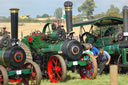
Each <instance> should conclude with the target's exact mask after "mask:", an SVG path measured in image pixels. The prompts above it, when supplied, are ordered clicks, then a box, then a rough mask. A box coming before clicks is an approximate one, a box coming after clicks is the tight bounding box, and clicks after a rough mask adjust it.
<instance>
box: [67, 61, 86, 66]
mask: <svg viewBox="0 0 128 85" xmlns="http://www.w3.org/2000/svg"><path fill="white" fill-rule="evenodd" d="M74 62H77V63H78V65H79V66H86V65H87V61H86V60H83V61H74ZM72 66H73V61H69V62H68V64H67V67H68V68H71V67H72Z"/></svg>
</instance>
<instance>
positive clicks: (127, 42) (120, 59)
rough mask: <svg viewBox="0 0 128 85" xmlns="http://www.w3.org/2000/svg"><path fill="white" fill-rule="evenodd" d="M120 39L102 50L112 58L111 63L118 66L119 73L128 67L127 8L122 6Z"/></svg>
mask: <svg viewBox="0 0 128 85" xmlns="http://www.w3.org/2000/svg"><path fill="white" fill-rule="evenodd" d="M120 37H122V39H121V40H119V41H117V42H114V43H110V44H108V45H105V46H104V49H105V50H106V51H108V52H109V53H110V54H111V56H112V60H111V63H112V64H118V65H119V67H120V68H119V71H124V68H123V67H128V7H127V6H124V8H123V33H122V34H121V36H120ZM120 37H119V38H120ZM110 42H111V41H110Z"/></svg>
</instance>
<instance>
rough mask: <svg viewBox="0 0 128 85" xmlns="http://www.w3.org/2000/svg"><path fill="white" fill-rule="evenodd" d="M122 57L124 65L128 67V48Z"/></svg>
mask: <svg viewBox="0 0 128 85" xmlns="http://www.w3.org/2000/svg"><path fill="white" fill-rule="evenodd" d="M122 56H123V57H122V60H123V64H125V65H128V48H124V49H122Z"/></svg>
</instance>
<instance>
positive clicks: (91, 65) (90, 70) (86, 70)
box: [79, 53, 97, 79]
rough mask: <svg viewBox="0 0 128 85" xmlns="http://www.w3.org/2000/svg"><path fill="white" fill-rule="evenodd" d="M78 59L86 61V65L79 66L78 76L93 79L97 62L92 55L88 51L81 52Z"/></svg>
mask: <svg viewBox="0 0 128 85" xmlns="http://www.w3.org/2000/svg"><path fill="white" fill-rule="evenodd" d="M80 60H84V61H85V62H87V65H86V66H84V67H81V68H80V70H79V72H80V77H81V78H82V79H94V78H96V75H97V62H96V59H95V58H94V56H93V55H91V54H89V53H84V54H82V56H81V58H80Z"/></svg>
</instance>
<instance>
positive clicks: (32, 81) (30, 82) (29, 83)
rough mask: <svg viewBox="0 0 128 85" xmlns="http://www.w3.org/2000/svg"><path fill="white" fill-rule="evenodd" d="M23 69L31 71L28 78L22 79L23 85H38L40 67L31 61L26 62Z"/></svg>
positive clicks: (40, 74) (40, 75)
mask: <svg viewBox="0 0 128 85" xmlns="http://www.w3.org/2000/svg"><path fill="white" fill-rule="evenodd" d="M23 67H24V68H30V69H32V73H31V75H30V77H25V78H23V80H22V81H23V83H24V85H40V82H41V79H42V73H41V70H40V67H39V66H38V65H37V64H36V63H35V62H33V61H31V60H26V64H25V65H24V66H23Z"/></svg>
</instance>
